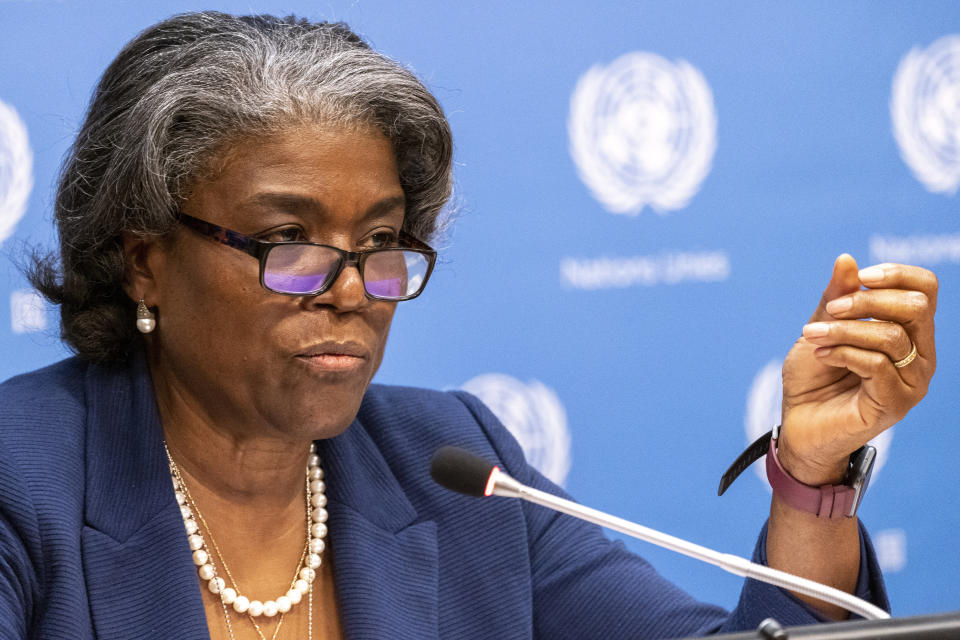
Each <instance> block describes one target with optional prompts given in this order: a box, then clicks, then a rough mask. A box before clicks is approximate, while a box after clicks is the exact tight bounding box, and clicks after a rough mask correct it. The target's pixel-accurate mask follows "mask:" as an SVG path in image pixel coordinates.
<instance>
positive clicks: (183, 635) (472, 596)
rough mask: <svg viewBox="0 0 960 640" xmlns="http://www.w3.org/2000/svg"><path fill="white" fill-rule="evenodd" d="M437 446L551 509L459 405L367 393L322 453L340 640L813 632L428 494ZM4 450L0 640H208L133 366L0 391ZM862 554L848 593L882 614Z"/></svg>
mask: <svg viewBox="0 0 960 640" xmlns="http://www.w3.org/2000/svg"><path fill="white" fill-rule="evenodd" d="M445 444H454V445H459V446H462V447H465V448H467V449H470V450H472V451H475V452H477V453H479V454H481V455H485V456H487V457H488V458H490V459H492V460H496V461H498V463H499V464H501V465H502V467H504V468H505V470H507V471H508V472H509V473H511V474H512V475H514V476H515V477H516V478H518V479H519V480H520V481H522V482H525V483H528V484H531V485H533V486H536V487H539V488H541V489H544V490H546V491H554V492H559V491H560V490H559V489H558V488H556V487H554V486H553V485H551V484H550V483H549V482H548V481H546V480H545V479H544V478H543V477H541V476H540V475H539V474H538V473H536V471H534V470H533V469H532V468H531V467H529V466H528V465H527V464H526V462H525V461H524V459H523V454H522V452H521V450H520V448H519V446H518V445H517V444H516V442H515V441H514V440H513V438H511V437H510V435H509V434H508V433H507V431H506V430H505V429H504V428H503V427H502V425H500V423H499V422H498V421H497V420H496V418H495V417H494V416H493V415H492V414H491V413H490V412H489V411H488V410H487V409H486V408H485V407H484V406H483V405H482V404H481V403H480V402H479V401H478V400H476V399H475V398H473V397H472V396H469V395H468V394H465V393H462V392H453V393H441V392H434V391H424V390H418V389H408V388H399V387H384V386H377V385H374V386H372V387H371V388H370V390H369V391H368V393H367V394H366V396H365V398H364V401H363V405H362V407H361V409H360V412H359V414H358V415H357V418H356V420H355V421H354V422H353V424H352V425H351V426H350V427H349V428H348V429H347V430H346V432H344V433H343V434H342V435H340V436H338V437H336V438H333V439H330V440H326V441H321V442H320V443H319V449H320V451H319V452H320V455H321V457H322V460H323V464H324V471H325V474H326V477H327V480H328V485H329V486H328V490H327V496H328V499H329V512H330V519H329V527H330V544H331V547H332V549H333V552H334V554H335V555H336V563H335V571H336V588H337V593H338V598H339V604H340V615H341V619H342V623H343V626H344V628H345V630H346V634H347V636H348V637H349V638H352V639H356V640H359V639H364V638H371V639H381V638H398V639H402V638H411V639H413V638H416V639H418V640H422V639H429V638H452V639H456V640H464V639H470V638H484V639H487V638H608V639H609V638H621V637H623V638H665V637H676V636H684V635H693V634H705V633H710V632H714V631H719V630H733V629H746V628H755V627H756V625H757V624H759V622H760V621H761V620H762V619H763V618H765V617H767V616H768V615H776V617H777V618H778V619H779V620H780V621H781V622H783V623H785V624H805V623H810V622H814V621H815V620H816V617H815V616H814V615H813V614H812V613H811V612H810V611H809V610H807V609H806V608H805V607H804V606H803V605H801V604H800V603H799V602H798V601H796V600H795V599H794V598H792V597H791V596H790V595H788V594H786V593H785V592H783V591H781V590H779V589H777V588H774V587H768V586H765V585H760V584H758V583H755V582H753V581H747V582H746V583H745V586H744V589H743V592H742V594H741V599H740V602H739V605H738V606H737V608H736V609H735V610H734V611H733V612H732V613H727V612H725V611H723V610H722V609H720V608H718V607H714V606H710V605H707V604H703V603H700V602H697V601H695V600H694V599H693V598H691V597H690V596H688V595H687V594H685V593H684V592H682V591H681V590H680V589H678V588H677V587H675V586H674V585H672V584H670V583H668V582H666V581H665V580H664V579H663V578H661V577H660V576H659V575H657V573H656V572H655V571H654V570H653V569H652V568H651V567H650V566H649V565H648V564H647V563H646V562H645V561H644V560H642V559H641V558H639V557H637V556H636V555H634V554H632V553H630V552H628V551H627V550H626V549H625V548H624V547H623V546H622V545H621V544H619V543H614V542H610V541H608V540H607V539H606V538H605V537H604V536H603V535H602V533H601V532H600V530H599V529H598V528H596V527H594V526H591V525H587V524H584V523H581V522H579V521H575V520H573V519H571V518H568V517H566V516H558V515H556V514H554V513H552V512H549V511H547V510H545V509H541V508H539V507H536V506H533V505H529V504H526V503H522V502H519V501H513V500H478V499H475V498H469V497H465V496H461V495H458V494H454V493H450V492H448V491H446V490H444V489H441V488H439V487H438V486H436V485H435V484H434V483H433V482H432V481H431V479H430V477H429V459H430V456H431V454H432V452H433V451H434V450H435V449H437V448H438V447H439V446H441V445H445ZM0 452H2V455H0V638H3V639H7V638H18V639H19V638H43V639H59V638H63V639H67V638H69V639H70V640H78V639H84V638H100V639H102V640H107V639H114V638H116V639H121V638H122V639H123V640H131V639H134V638H157V639H164V640H167V639H174V638H176V639H178V640H193V639H198V640H199V639H206V638H208V633H207V624H206V619H205V617H204V610H203V605H202V601H201V592H200V588H201V587H200V583H199V580H198V579H197V575H196V571H195V570H194V565H193V562H192V560H191V555H190V549H189V547H188V545H187V541H186V536H185V534H184V530H183V523H182V521H181V518H180V512H179V509H178V508H177V503H176V501H175V499H174V496H173V490H172V487H171V483H170V478H169V474H168V470H167V463H166V457H165V455H164V451H163V440H162V430H161V426H160V422H159V418H158V415H157V410H156V405H155V401H154V396H153V390H152V387H151V384H150V379H149V374H148V372H147V370H146V366H145V364H144V362H143V360H142V359H139V360H137V361H136V362H135V363H133V364H132V365H131V366H130V367H129V368H126V369H121V370H108V369H105V368H102V367H99V366H95V365H88V364H85V363H83V362H81V361H79V360H77V359H70V360H65V361H63V362H61V363H58V364H56V365H53V366H51V367H48V368H46V369H43V370H40V371H37V372H34V373H30V374H26V375H23V376H18V377H16V378H13V379H11V380H9V381H7V382H6V383H4V384H2V385H0ZM862 539H863V540H864V547H863V553H862V558H863V565H862V567H861V579H860V587H859V595H861V596H862V597H867V598H871V599H872V600H873V601H874V602H877V603H878V604H880V605H881V606H885V605H886V596H885V593H884V590H883V585H882V581H881V579H880V573H879V570H878V569H877V566H876V562H875V559H874V556H873V552H872V550H871V549H870V547H869V543H868V542H867V541H866V537H865V535H864V536H862ZM763 540H764V536H763V535H761V538H760V543H759V545H758V551H757V557H758V558H759V559H761V560H762V559H763V556H764V554H763Z"/></svg>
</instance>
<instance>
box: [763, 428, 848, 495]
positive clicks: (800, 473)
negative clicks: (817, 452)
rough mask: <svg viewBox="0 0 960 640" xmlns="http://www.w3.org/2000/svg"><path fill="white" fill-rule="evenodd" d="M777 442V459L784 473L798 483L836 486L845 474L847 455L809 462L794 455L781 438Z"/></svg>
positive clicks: (788, 445)
mask: <svg viewBox="0 0 960 640" xmlns="http://www.w3.org/2000/svg"><path fill="white" fill-rule="evenodd" d="M780 435H781V438H780V439H779V440H778V441H777V458H778V459H779V460H780V464H781V466H783V469H784V471H786V472H787V473H789V474H790V475H791V476H793V477H794V478H796V479H797V480H798V481H800V482H802V483H804V484H807V485H810V486H813V487H818V486H820V485H825V484H838V483H840V482H841V481H843V479H844V476H845V475H846V473H847V466H848V461H849V457H850V456H849V454H848V455H845V456H842V457H841V458H838V459H833V460H830V459H820V460H810V459H809V458H804V457H801V456H798V455H796V453H794V450H793V449H792V448H791V447H790V444H789V442H788V441H785V440H784V438H783V437H782V436H783V434H782V432H781V434H780Z"/></svg>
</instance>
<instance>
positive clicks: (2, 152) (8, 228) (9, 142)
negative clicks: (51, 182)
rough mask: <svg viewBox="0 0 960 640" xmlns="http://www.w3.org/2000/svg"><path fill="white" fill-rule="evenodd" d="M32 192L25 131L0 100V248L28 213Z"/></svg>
mask: <svg viewBox="0 0 960 640" xmlns="http://www.w3.org/2000/svg"><path fill="white" fill-rule="evenodd" d="M32 188H33V154H32V153H31V151H30V143H29V141H28V140H27V127H26V125H24V124H23V121H22V120H21V119H20V116H19V115H17V112H16V111H15V110H14V108H13V107H11V106H10V105H8V104H6V103H4V102H3V101H2V100H0V244H3V241H4V240H6V239H7V238H9V237H10V236H11V235H12V234H13V230H14V228H16V226H17V222H19V221H20V218H22V217H23V214H24V213H26V211H27V199H28V198H29V197H30V190H31V189H32Z"/></svg>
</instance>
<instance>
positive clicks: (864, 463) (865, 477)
mask: <svg viewBox="0 0 960 640" xmlns="http://www.w3.org/2000/svg"><path fill="white" fill-rule="evenodd" d="M876 459H877V450H876V449H875V448H874V447H872V446H870V445H869V444H868V445H866V446H864V447H862V448H861V449H859V450H858V451H857V452H856V453H854V454H853V455H852V456H850V468H849V469H848V470H847V481H846V482H845V483H844V484H846V485H847V486H849V487H850V488H852V489H853V491H854V496H853V506H852V508H851V511H850V513H848V514H847V515H848V516H850V517H853V516H854V515H856V513H857V509H858V508H860V501H861V500H862V499H863V494H865V493H866V492H867V487H868V486H869V485H870V476H872V475H873V463H874V462H875V461H876Z"/></svg>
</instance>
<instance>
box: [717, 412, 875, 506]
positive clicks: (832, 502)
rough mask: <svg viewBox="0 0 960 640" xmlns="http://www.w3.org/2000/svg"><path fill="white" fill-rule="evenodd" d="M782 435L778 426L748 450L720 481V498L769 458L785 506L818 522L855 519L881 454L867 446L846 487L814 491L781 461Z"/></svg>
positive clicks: (855, 459)
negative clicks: (779, 443)
mask: <svg viewBox="0 0 960 640" xmlns="http://www.w3.org/2000/svg"><path fill="white" fill-rule="evenodd" d="M779 435H780V426H779V425H778V426H777V427H776V428H774V429H773V430H772V431H769V432H767V433H765V434H764V435H762V436H760V437H759V438H757V440H756V441H755V442H754V443H753V444H751V445H750V446H749V447H747V449H746V450H745V451H744V452H743V453H741V454H740V456H739V457H738V458H737V459H736V460H735V461H734V463H733V464H732V465H730V468H729V469H727V471H726V473H724V474H723V476H722V477H721V478H720V487H719V488H718V489H717V495H723V493H724V491H726V490H727V488H728V487H729V486H730V485H731V484H733V481H734V480H736V479H737V476H739V475H740V474H741V473H743V471H744V469H746V468H747V467H749V466H750V465H751V464H753V463H754V462H756V461H757V460H759V459H760V457H761V456H763V455H764V454H766V456H767V480H769V481H770V486H771V487H772V488H773V492H774V493H775V494H776V495H777V496H778V497H780V498H781V499H782V500H783V501H784V502H786V503H787V504H789V505H790V506H791V507H793V508H794V509H799V510H800V511H806V512H807V513H812V514H814V515H815V516H817V517H818V518H843V517H846V518H852V517H854V516H855V515H856V514H857V509H858V508H859V506H860V501H861V500H862V499H863V494H864V493H866V491H867V486H868V485H869V484H870V476H871V474H872V473H873V464H874V462H875V461H876V459H877V450H876V449H875V448H874V447H872V446H871V445H864V446H862V447H860V448H859V449H857V450H856V451H854V452H853V453H852V454H851V455H850V460H849V462H848V463H847V471H846V473H845V475H844V478H843V482H842V484H827V485H823V486H820V487H814V486H811V485H808V484H804V483H802V482H800V481H799V480H797V479H796V478H794V477H793V476H791V475H790V474H789V473H787V471H786V470H785V469H784V468H783V466H782V465H781V464H780V460H779V459H778V458H777V438H778V436H779Z"/></svg>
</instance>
